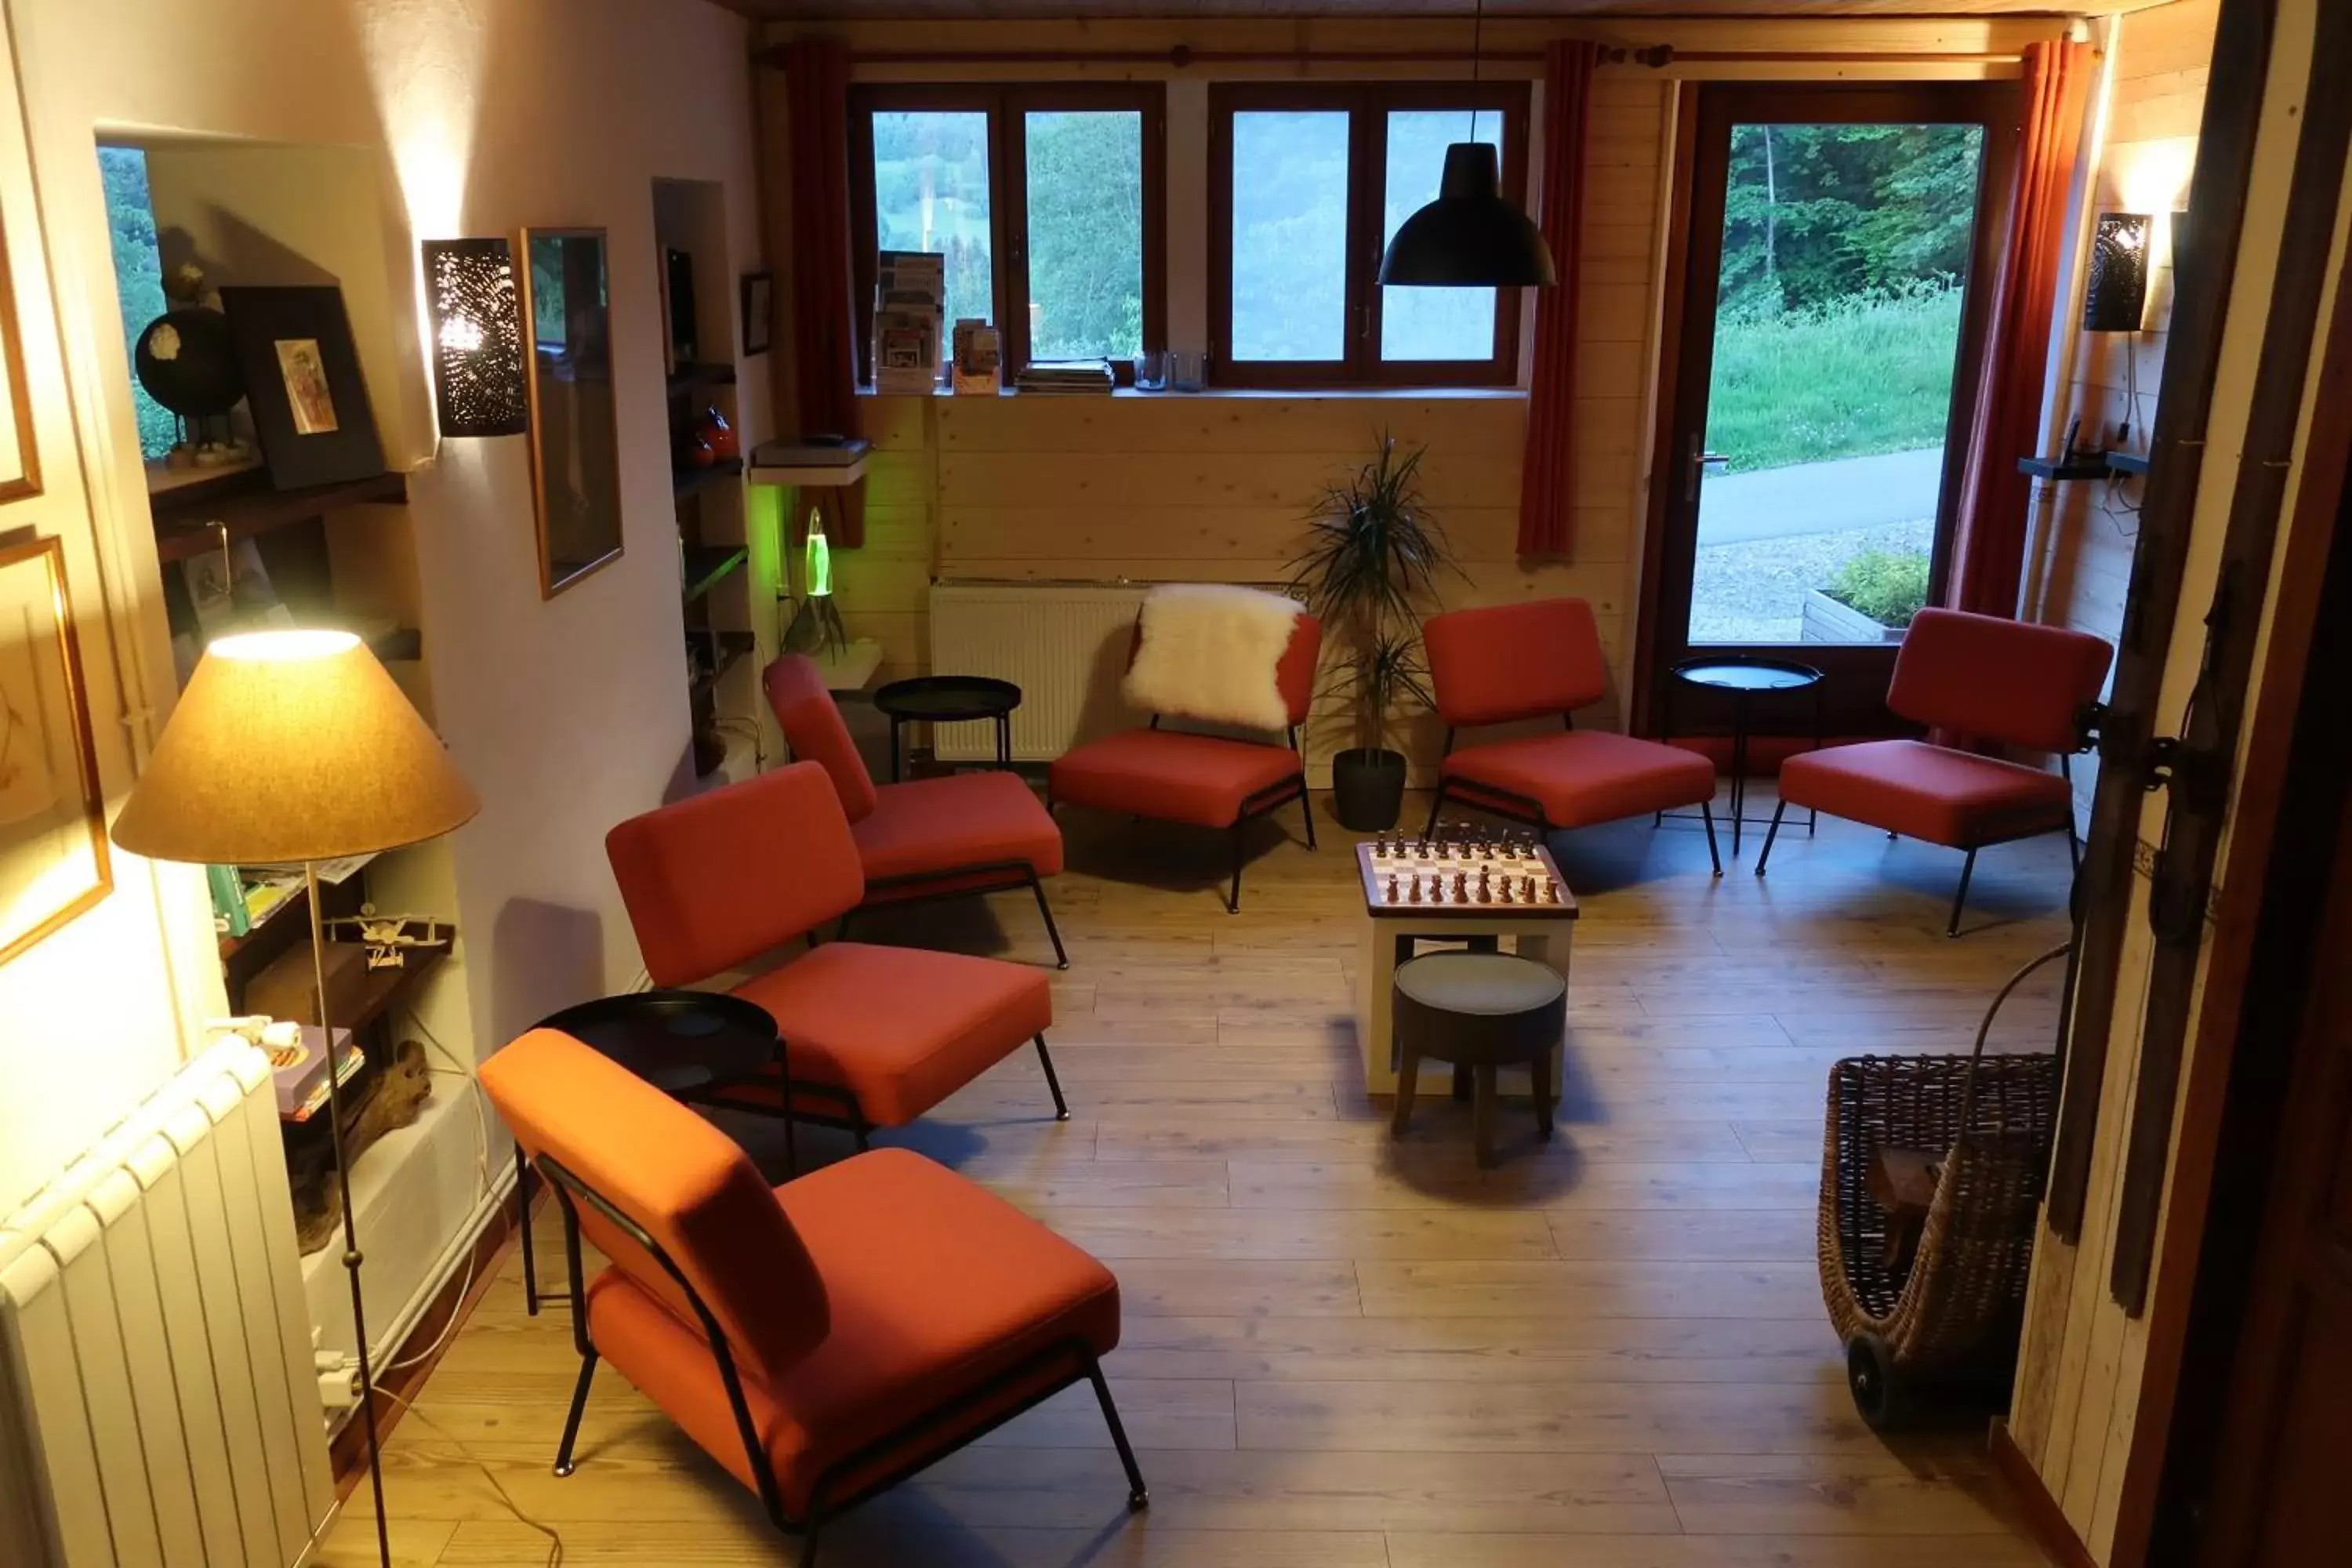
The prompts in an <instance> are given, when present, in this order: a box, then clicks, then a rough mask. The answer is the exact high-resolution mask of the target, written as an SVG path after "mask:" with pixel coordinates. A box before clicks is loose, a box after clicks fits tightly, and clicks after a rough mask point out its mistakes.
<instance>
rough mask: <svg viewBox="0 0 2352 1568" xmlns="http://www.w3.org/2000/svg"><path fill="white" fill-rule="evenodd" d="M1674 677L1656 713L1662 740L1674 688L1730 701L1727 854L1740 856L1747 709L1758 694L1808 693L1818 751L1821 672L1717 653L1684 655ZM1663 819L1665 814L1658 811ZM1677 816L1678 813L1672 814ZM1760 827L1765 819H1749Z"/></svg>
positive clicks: (1669, 734) (1668, 734)
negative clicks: (1716, 694)
mask: <svg viewBox="0 0 2352 1568" xmlns="http://www.w3.org/2000/svg"><path fill="white" fill-rule="evenodd" d="M1672 673H1673V676H1674V679H1673V680H1672V681H1670V682H1669V683H1668V684H1667V687H1666V699H1667V700H1666V702H1665V703H1664V713H1663V714H1662V715H1661V716H1660V723H1659V726H1658V728H1659V735H1658V739H1659V740H1661V741H1666V740H1671V739H1672V738H1673V736H1674V726H1675V705H1674V692H1675V688H1676V687H1678V686H1688V687H1693V688H1696V689H1699V690H1702V691H1715V692H1720V693H1723V694H1724V695H1726V696H1727V697H1729V698H1730V699H1731V853H1732V857H1733V858H1735V859H1737V858H1738V855H1739V829H1740V827H1741V826H1743V825H1744V824H1746V823H1747V822H1748V820H1749V818H1748V718H1749V715H1748V709H1749V706H1750V704H1751V703H1752V702H1753V701H1754V700H1755V699H1756V698H1757V697H1758V696H1759V694H1760V695H1766V696H1772V695H1780V694H1787V693H1795V692H1799V691H1811V693H1812V694H1813V749H1814V750H1815V751H1819V750H1821V747H1822V741H1823V740H1824V739H1825V737H1824V735H1823V734H1822V672H1821V671H1820V670H1818V669H1815V668H1813V667H1812V666H1811V665H1810V664H1800V663H1798V662H1797V661H1796V660H1795V659H1793V658H1771V657H1770V656H1769V655H1766V654H1748V653H1718V654H1708V655H1706V656H1704V657H1702V658H1686V659H1685V660H1683V661H1682V662H1681V663H1680V664H1678V665H1676V666H1675V668H1674V669H1673V671H1672ZM1659 815H1660V816H1661V817H1662V818H1663V817H1664V816H1665V815H1667V814H1665V813H1663V812H1662V813H1660V814H1659ZM1676 815H1679V814H1676ZM1754 820H1755V823H1756V826H1759V827H1762V826H1766V825H1767V823H1768V822H1769V818H1766V817H1761V816H1759V817H1757V818H1755V819H1754ZM1819 820H1820V817H1819V816H1818V814H1814V815H1810V816H1808V817H1807V819H1806V825H1805V831H1806V832H1808V833H1811V831H1812V830H1813V825H1814V824H1815V823H1817V822H1818V821H1819Z"/></svg>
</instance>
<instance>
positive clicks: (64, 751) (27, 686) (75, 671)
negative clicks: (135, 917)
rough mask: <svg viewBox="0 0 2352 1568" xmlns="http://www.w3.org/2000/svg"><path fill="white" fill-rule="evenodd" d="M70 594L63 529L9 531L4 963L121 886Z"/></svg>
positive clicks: (2, 812)
mask: <svg viewBox="0 0 2352 1568" xmlns="http://www.w3.org/2000/svg"><path fill="white" fill-rule="evenodd" d="M0 537H5V536H0ZM70 603H71V601H70V600H69V599H68V597H67V595H66V566H65V546H64V545H63V544H62V543H61V542H59V541H58V540H56V539H37V538H33V539H23V540H20V541H19V542H16V543H14V544H5V543H0V963H7V962H8V960H10V959H12V958H14V957H16V955H17V954H18V953H20V952H24V951H25V950H26V948H28V947H30V946H32V945H33V944H34V943H35V942H38V941H40V940H41V939H42V938H43V937H45V936H47V935H48V934H49V933H50V932H51V931H56V930H57V929H58V927H59V926H62V925H64V924H65V923H66V922H67V921H70V920H72V919H73V918H74V917H75V916H76V915H78V914H79V913H81V912H82V911H83V910H87V909H89V907H90V906H91V905H93V904H95V903H97V902H98V901H99V900H100V899H103V898H105V897H106V895H107V893H108V892H109V891H110V889H112V888H113V886H114V880H113V871H112V868H111V867H110V864H109V862H108V859H107V849H106V810H105V800H104V796H103V795H100V793H99V784H98V752H97V750H96V748H94V747H93V746H92V745H91V744H90V732H89V706H88V704H87V702H86V701H85V700H84V691H83V687H82V676H81V654H80V650H79V648H78V647H76V646H75V643H74V631H73V617H72V612H71V609H70V607H69V606H70Z"/></svg>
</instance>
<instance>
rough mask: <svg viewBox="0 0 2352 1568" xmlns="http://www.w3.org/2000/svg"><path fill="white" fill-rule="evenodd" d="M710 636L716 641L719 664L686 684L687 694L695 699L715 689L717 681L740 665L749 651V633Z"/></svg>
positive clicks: (723, 633) (720, 633)
mask: <svg viewBox="0 0 2352 1568" xmlns="http://www.w3.org/2000/svg"><path fill="white" fill-rule="evenodd" d="M711 635H712V636H713V637H716V639H717V641H718V647H719V662H718V664H717V665H715V666H713V667H712V668H711V669H710V670H709V673H708V674H704V675H699V676H697V677H695V679H693V680H692V681H691V682H690V683H689V684H688V688H687V689H688V693H689V695H691V696H694V697H697V698H699V697H701V696H703V695H704V694H705V693H707V692H709V691H712V690H714V689H717V687H718V685H719V681H720V680H722V679H725V678H726V675H727V672H728V671H729V670H730V669H732V668H735V667H736V666H737V665H738V664H740V663H741V662H742V661H743V659H744V658H745V657H746V656H747V655H749V654H750V653H751V647H752V641H751V633H750V632H716V633H712V634H711Z"/></svg>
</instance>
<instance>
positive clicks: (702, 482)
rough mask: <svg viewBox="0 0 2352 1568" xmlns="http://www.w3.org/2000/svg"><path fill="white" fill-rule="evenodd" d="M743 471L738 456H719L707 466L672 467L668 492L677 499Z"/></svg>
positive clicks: (741, 460)
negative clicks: (717, 459)
mask: <svg viewBox="0 0 2352 1568" xmlns="http://www.w3.org/2000/svg"><path fill="white" fill-rule="evenodd" d="M742 471H743V459H742V458H720V459H719V461H717V462H715V463H713V464H711V465H710V466H709V467H708V468H672V469H671V470H670V475H669V488H670V493H671V494H672V495H674V496H676V497H677V499H678V500H685V499H686V498H687V497H688V496H690V495H693V494H694V493H696V492H697V491H698V490H702V489H708V488H709V486H710V485H712V484H714V483H716V482H717V481H718V480H720V479H733V478H734V477H735V476H736V475H738V474H740V473H741V472H742Z"/></svg>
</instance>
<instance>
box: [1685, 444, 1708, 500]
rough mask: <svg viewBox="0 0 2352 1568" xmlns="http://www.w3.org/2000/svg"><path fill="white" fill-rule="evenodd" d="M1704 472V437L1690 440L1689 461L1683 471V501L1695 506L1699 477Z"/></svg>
mask: <svg viewBox="0 0 2352 1568" xmlns="http://www.w3.org/2000/svg"><path fill="white" fill-rule="evenodd" d="M1705 472H1706V437H1705V436H1703V435H1701V436H1694V437H1691V438H1690V460H1689V463H1688V465H1687V466H1686V467H1685V469H1684V471H1683V500H1686V501H1689V502H1691V503H1692V504H1694V505H1696V504H1697V501H1698V480H1699V476H1700V475H1701V474H1703V473H1705Z"/></svg>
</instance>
